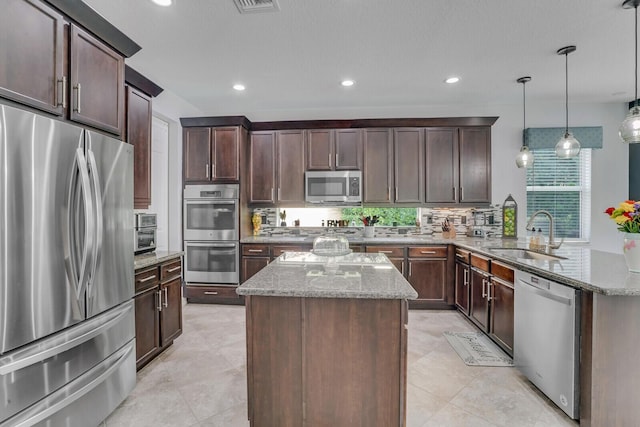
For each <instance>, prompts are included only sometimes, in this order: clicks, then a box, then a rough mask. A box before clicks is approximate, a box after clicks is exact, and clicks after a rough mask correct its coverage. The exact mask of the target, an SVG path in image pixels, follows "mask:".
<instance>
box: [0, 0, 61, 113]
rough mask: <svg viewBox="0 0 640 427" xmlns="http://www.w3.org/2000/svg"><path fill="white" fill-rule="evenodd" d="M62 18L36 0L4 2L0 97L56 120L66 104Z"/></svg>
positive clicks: (0, 23)
mask: <svg viewBox="0 0 640 427" xmlns="http://www.w3.org/2000/svg"><path fill="white" fill-rule="evenodd" d="M64 26H65V21H64V17H63V16H62V15H61V14H59V13H57V12H56V11H54V10H53V9H51V8H49V7H47V6H46V5H45V4H44V3H42V2H40V1H35V0H5V1H4V2H3V4H2V13H1V14H0V40H2V42H1V43H0V95H1V96H3V97H6V98H9V99H12V100H14V101H16V102H20V103H22V104H26V105H29V106H31V107H34V108H37V109H40V110H44V111H47V112H49V113H53V114H56V115H59V116H62V115H63V114H64V111H65V110H64V106H65V104H66V92H65V89H66V86H67V73H66V71H65V70H64V59H65V57H66V45H65V40H64Z"/></svg>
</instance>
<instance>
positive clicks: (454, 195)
mask: <svg viewBox="0 0 640 427" xmlns="http://www.w3.org/2000/svg"><path fill="white" fill-rule="evenodd" d="M453 200H456V187H453Z"/></svg>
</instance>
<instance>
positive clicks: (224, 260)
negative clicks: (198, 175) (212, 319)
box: [183, 184, 240, 286]
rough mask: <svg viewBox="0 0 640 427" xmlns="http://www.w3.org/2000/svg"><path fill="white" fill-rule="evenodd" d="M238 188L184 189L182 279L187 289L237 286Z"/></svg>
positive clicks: (238, 251) (238, 264) (191, 186)
mask: <svg viewBox="0 0 640 427" xmlns="http://www.w3.org/2000/svg"><path fill="white" fill-rule="evenodd" d="M238 212H239V186H238V185H237V184H217V185H189V186H186V187H185V189H184V212H183V221H184V232H183V240H184V252H185V258H184V259H185V273H184V279H185V282H187V284H188V285H190V286H198V285H202V286H208V285H210V284H230V285H237V284H238V282H239V279H240V244H239V238H240V233H239V230H238V227H239V220H238Z"/></svg>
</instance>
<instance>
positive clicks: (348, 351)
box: [237, 252, 417, 427]
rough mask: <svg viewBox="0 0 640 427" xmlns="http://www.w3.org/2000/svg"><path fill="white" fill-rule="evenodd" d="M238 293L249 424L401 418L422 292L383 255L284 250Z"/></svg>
mask: <svg viewBox="0 0 640 427" xmlns="http://www.w3.org/2000/svg"><path fill="white" fill-rule="evenodd" d="M237 292H238V294H240V295H244V296H245V298H246V299H245V302H246V316H247V383H248V417H249V420H250V423H251V426H252V427H262V426H276V425H277V426H281V427H286V426H291V427H297V426H301V425H310V426H313V425H349V426H371V427H373V426H385V427H387V426H404V425H405V419H406V413H405V412H406V372H407V328H406V327H407V300H408V299H413V298H416V297H417V293H416V291H415V290H414V289H413V288H412V287H411V286H410V285H409V283H408V282H407V281H406V280H405V279H404V277H403V276H402V275H401V274H400V273H399V272H398V271H397V270H396V269H395V268H394V266H393V264H391V263H390V262H389V261H388V259H387V258H386V256H384V255H381V254H361V253H353V254H349V255H345V256H340V257H319V256H316V255H314V254H312V253H310V252H287V253H285V254H283V255H281V256H280V257H279V258H278V259H276V260H275V261H274V262H272V263H271V264H269V265H268V266H267V267H265V268H264V269H262V270H261V271H260V272H258V273H257V274H256V275H255V276H253V277H252V278H251V279H249V280H247V281H246V282H245V283H244V284H242V285H241V286H240V287H238V289H237Z"/></svg>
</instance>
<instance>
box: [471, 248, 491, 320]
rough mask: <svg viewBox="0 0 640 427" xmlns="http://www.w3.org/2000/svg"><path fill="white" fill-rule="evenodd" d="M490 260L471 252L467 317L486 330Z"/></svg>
mask: <svg viewBox="0 0 640 427" xmlns="http://www.w3.org/2000/svg"><path fill="white" fill-rule="evenodd" d="M490 262H491V261H490V260H489V259H488V258H485V257H483V256H481V255H477V254H471V272H470V275H471V280H470V283H469V286H470V292H469V317H470V319H471V320H472V321H473V322H474V323H475V324H476V325H478V327H480V329H482V330H483V331H488V326H489V298H488V297H489V294H488V289H489V279H490V277H491V275H490V273H489V271H490V270H489V265H490Z"/></svg>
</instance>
